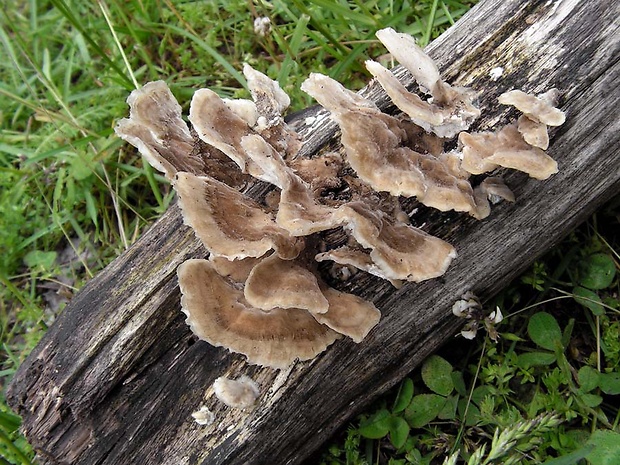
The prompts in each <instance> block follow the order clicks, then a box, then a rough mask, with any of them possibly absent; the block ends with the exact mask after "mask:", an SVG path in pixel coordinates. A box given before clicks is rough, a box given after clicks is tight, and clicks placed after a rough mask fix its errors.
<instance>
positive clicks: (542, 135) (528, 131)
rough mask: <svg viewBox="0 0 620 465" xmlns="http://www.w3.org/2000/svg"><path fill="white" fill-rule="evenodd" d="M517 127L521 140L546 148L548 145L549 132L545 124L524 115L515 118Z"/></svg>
mask: <svg viewBox="0 0 620 465" xmlns="http://www.w3.org/2000/svg"><path fill="white" fill-rule="evenodd" d="M517 129H519V132H520V133H521V135H522V136H523V140H525V142H527V143H528V144H530V145H533V146H534V147H538V148H540V149H543V150H547V148H548V147H549V133H548V132H547V125H546V124H545V123H540V122H538V121H534V120H531V119H529V118H528V117H527V116H525V115H521V116H519V119H518V120H517Z"/></svg>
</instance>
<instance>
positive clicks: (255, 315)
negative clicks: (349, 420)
mask: <svg viewBox="0 0 620 465" xmlns="http://www.w3.org/2000/svg"><path fill="white" fill-rule="evenodd" d="M177 273H178V276H179V285H180V287H181V292H182V294H183V296H182V298H181V305H182V309H183V312H184V313H185V314H186V315H187V320H186V322H187V324H188V325H189V326H190V327H191V329H192V332H193V333H194V334H196V335H197V336H198V337H199V338H200V339H202V340H205V341H207V342H209V343H210V344H212V345H214V346H216V347H226V348H227V349H229V350H230V351H232V352H237V353H240V354H243V355H245V356H246V357H247V359H248V362H249V363H253V364H257V365H263V366H268V367H273V368H285V367H287V366H288V365H290V364H291V363H293V362H294V361H295V359H299V360H309V359H311V358H314V357H315V356H316V355H317V354H319V353H321V352H322V351H324V350H325V349H326V348H327V346H329V345H330V344H332V343H333V342H334V341H335V340H336V339H338V337H339V335H338V333H336V332H334V331H332V330H331V329H329V328H328V327H327V326H324V325H322V324H320V323H318V322H317V321H316V320H315V319H314V318H313V317H312V315H311V314H310V313H308V312H307V311H305V310H301V309H295V308H289V309H281V308H276V309H273V310H271V311H269V312H264V311H262V310H259V309H256V308H253V307H251V306H250V305H249V304H248V303H247V301H246V300H245V297H244V296H243V292H242V291H241V290H238V289H236V288H235V287H234V286H232V285H231V284H229V283H228V282H227V281H226V280H225V279H224V278H222V277H221V276H219V275H218V274H217V273H216V272H215V270H214V269H213V267H212V266H211V264H210V263H209V262H208V261H207V260H188V261H186V262H184V263H183V264H181V265H180V266H179V268H178V271H177Z"/></svg>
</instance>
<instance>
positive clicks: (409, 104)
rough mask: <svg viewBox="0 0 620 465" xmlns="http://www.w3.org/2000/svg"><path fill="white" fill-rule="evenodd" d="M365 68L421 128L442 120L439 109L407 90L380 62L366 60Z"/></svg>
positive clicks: (437, 123) (436, 123)
mask: <svg viewBox="0 0 620 465" xmlns="http://www.w3.org/2000/svg"><path fill="white" fill-rule="evenodd" d="M365 65H366V69H367V70H368V71H370V73H371V74H372V75H373V76H374V77H375V79H377V81H378V82H379V84H381V87H383V89H384V90H385V92H386V93H387V94H388V95H389V96H390V99H391V100H392V102H393V103H394V105H396V106H397V107H398V108H400V109H401V110H402V111H404V112H405V113H406V114H407V115H408V116H409V118H411V121H413V122H414V123H415V124H417V125H418V126H420V127H421V128H423V129H424V130H425V131H431V128H432V127H433V126H438V125H440V124H441V123H442V122H443V117H442V115H441V114H440V112H439V110H438V109H437V108H436V107H434V106H433V105H431V104H429V103H428V102H425V101H424V100H422V99H421V98H420V97H418V96H417V95H416V94H414V93H412V92H409V91H408V90H407V88H406V87H405V86H404V85H402V84H401V83H400V81H399V80H398V79H396V77H395V76H394V75H393V74H392V73H391V72H390V71H389V70H387V69H386V68H384V67H383V66H382V65H381V64H380V63H377V62H376V61H373V60H367V61H366V63H365Z"/></svg>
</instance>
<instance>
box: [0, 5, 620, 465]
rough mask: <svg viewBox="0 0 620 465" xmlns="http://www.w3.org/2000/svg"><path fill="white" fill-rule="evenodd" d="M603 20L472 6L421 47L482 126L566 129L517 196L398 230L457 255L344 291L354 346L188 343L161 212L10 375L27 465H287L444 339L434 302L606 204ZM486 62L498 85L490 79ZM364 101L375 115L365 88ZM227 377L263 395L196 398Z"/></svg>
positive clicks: (607, 94)
mask: <svg viewBox="0 0 620 465" xmlns="http://www.w3.org/2000/svg"><path fill="white" fill-rule="evenodd" d="M618 10H619V8H618V3H617V2H615V1H612V0H588V1H586V0H582V1H579V0H555V1H548V0H529V1H505V0H487V1H484V2H482V3H481V4H479V5H478V6H477V7H475V8H474V9H473V10H472V11H471V12H470V13H468V15H467V16H466V17H464V18H463V19H462V20H461V21H459V23H458V24H457V25H456V26H455V27H453V28H452V29H451V30H450V31H448V32H447V33H446V34H444V35H443V36H442V37H440V38H439V39H437V40H436V41H434V42H433V43H432V44H431V45H430V46H429V47H428V51H429V53H430V54H431V56H432V57H433V58H435V59H436V60H437V62H438V64H439V67H440V69H441V70H442V71H443V75H444V76H446V77H447V80H448V81H449V82H452V83H454V82H456V83H458V84H460V85H468V86H471V87H473V88H475V89H478V90H480V91H481V93H480V103H481V107H482V109H483V115H484V114H487V115H488V116H487V117H486V118H485V119H483V120H482V121H481V122H480V127H481V128H485V127H488V126H489V125H493V124H495V123H496V122H498V121H500V120H501V119H503V118H505V117H506V115H507V114H512V113H510V110H509V109H507V108H504V109H501V110H500V109H498V106H497V105H496V104H495V101H496V98H497V96H498V95H499V94H500V93H501V92H503V91H505V90H509V89H511V88H522V89H524V90H526V91H533V92H541V91H544V90H547V89H549V88H551V87H557V88H559V90H560V92H561V94H562V100H561V101H560V107H561V108H562V109H563V110H564V111H566V113H567V116H568V118H567V122H566V123H565V124H564V125H563V126H561V127H560V128H558V129H556V130H554V131H552V144H551V147H550V149H549V153H550V154H551V155H552V156H553V157H554V158H556V159H557V160H558V162H559V166H560V172H559V173H558V174H556V175H554V176H552V177H551V178H550V179H548V180H546V181H536V180H531V179H528V178H527V177H526V176H525V175H522V174H517V173H510V174H508V175H507V177H506V180H507V183H508V185H509V186H510V187H511V188H513V190H514V191H515V193H516V195H517V198H518V200H517V202H516V203H514V204H507V203H503V204H501V205H499V206H496V207H495V208H494V209H493V212H492V214H491V217H489V218H488V219H486V220H484V221H481V222H479V221H476V220H473V219H471V218H469V217H466V216H464V215H459V214H454V213H449V214H445V213H444V214H440V213H438V212H431V211H429V209H424V208H421V209H420V211H419V213H418V215H417V216H415V217H414V221H416V222H418V223H421V222H425V223H426V225H427V226H426V227H427V229H428V230H430V231H431V232H433V233H434V234H436V235H438V236H439V237H442V238H445V239H447V240H448V241H449V242H451V243H452V244H453V245H455V247H456V248H457V250H458V252H459V257H458V258H457V259H456V260H455V261H454V262H453V265H452V267H451V268H450V269H449V271H448V273H447V274H446V275H445V276H443V277H442V278H441V279H437V280H432V281H428V282H424V283H421V284H407V285H405V286H404V287H403V288H401V289H399V290H395V289H394V288H392V287H391V286H390V285H389V284H388V283H386V282H383V281H381V280H380V279H375V278H373V277H370V276H368V275H365V274H363V273H359V274H358V275H356V276H355V277H354V278H353V279H352V280H351V281H350V282H349V283H347V284H345V285H343V286H344V288H346V289H348V290H352V291H353V292H355V293H357V294H358V295H362V296H368V297H369V298H371V299H372V300H373V301H374V302H375V304H376V305H377V307H378V308H379V309H381V311H382V313H383V317H382V320H381V322H380V324H379V326H378V327H377V328H375V329H374V330H373V331H372V332H371V334H370V335H369V336H368V337H367V338H366V340H364V342H363V343H361V344H359V345H356V344H354V343H352V342H351V341H347V340H341V341H338V342H337V343H335V344H334V345H333V346H332V347H331V348H330V349H328V350H327V352H325V353H324V354H323V355H322V356H320V357H318V358H317V359H315V360H314V361H312V362H309V363H298V364H296V365H294V366H292V367H291V368H290V369H289V370H285V371H275V370H270V369H263V368H258V367H254V366H249V365H247V364H246V363H245V362H244V361H243V358H242V357H240V356H237V355H232V354H230V353H227V352H226V351H224V350H223V349H216V348H214V347H211V346H209V345H208V344H207V343H204V342H195V339H194V337H192V335H191V333H190V331H189V329H188V328H187V326H186V325H185V323H184V318H183V315H182V314H181V312H180V311H179V291H178V285H177V281H176V274H175V270H176V267H177V266H178V265H179V264H180V263H181V262H183V261H184V260H186V259H187V258H191V257H202V256H204V255H205V252H204V250H203V249H202V248H201V246H199V245H198V242H197V241H196V239H195V238H194V236H193V233H192V232H191V231H189V230H188V229H187V228H186V227H184V226H182V224H181V220H180V215H179V212H178V209H177V208H176V207H172V208H171V209H170V210H169V211H168V212H167V213H166V214H165V215H164V216H163V217H162V218H161V219H160V220H159V221H158V222H157V223H156V224H155V225H154V226H153V227H152V228H151V229H150V230H149V231H148V232H147V233H146V234H145V235H144V237H142V238H141V239H140V240H139V241H138V242H137V243H136V244H134V245H133V246H132V247H131V248H130V249H129V250H128V251H127V252H126V253H124V254H123V255H122V256H121V257H119V258H118V259H117V260H116V261H114V262H113V263H112V264H111V265H110V266H108V267H107V268H106V269H105V270H104V271H103V272H102V273H100V274H99V275H98V276H97V277H96V278H95V279H93V280H92V281H91V282H90V283H88V284H87V285H86V286H85V288H84V289H83V290H82V291H81V292H80V293H79V294H78V295H77V296H76V297H75V298H74V300H73V301H72V302H71V304H70V305H69V306H68V307H67V309H66V310H65V311H64V313H63V314H62V315H61V316H60V317H59V318H58V320H57V321H56V323H55V324H54V326H53V327H52V328H51V329H50V331H49V332H48V334H47V335H46V337H45V338H44V339H43V340H42V341H41V343H40V344H39V345H38V346H37V348H36V349H35V350H34V351H33V352H32V354H31V355H30V357H29V358H28V359H27V360H26V361H25V362H24V363H23V365H22V366H21V368H20V369H19V371H18V373H17V374H16V375H15V377H14V379H13V382H12V384H11V386H10V388H9V390H8V397H7V398H8V400H9V403H10V404H11V405H12V406H13V407H14V408H15V409H16V410H17V411H18V412H19V413H20V414H21V415H23V417H24V424H23V430H24V432H25V434H26V436H27V437H28V439H29V440H30V441H31V442H32V444H33V445H34V446H35V448H36V449H37V450H38V451H40V453H41V457H42V462H44V463H81V464H89V465H94V464H127V463H149V464H160V463H161V464H171V463H174V464H201V463H204V464H207V463H208V464H254V463H256V464H260V463H269V464H274V463H299V462H301V461H302V460H303V459H304V458H306V457H307V456H308V455H309V454H310V453H312V452H313V451H314V450H315V449H316V448H317V447H318V446H319V445H320V444H321V443H322V442H323V441H324V440H325V439H327V438H328V437H329V435H330V434H332V433H333V432H334V431H335V429H336V428H338V427H339V426H340V425H342V424H343V422H345V421H346V420H347V419H348V418H349V417H351V415H353V414H354V413H356V412H357V411H358V410H359V409H360V408H361V407H362V406H363V405H365V404H367V403H368V402H369V401H370V400H371V399H373V398H374V397H375V396H377V395H378V394H380V393H381V392H383V391H385V390H386V389H387V388H389V387H390V386H392V385H394V384H395V383H396V382H397V381H398V380H399V379H401V377H402V376H404V375H405V374H406V373H407V372H409V371H410V370H411V369H412V368H414V367H415V366H416V365H417V364H419V363H420V361H421V360H423V359H424V357H426V356H427V355H428V354H429V353H430V352H432V351H433V350H435V349H436V348H437V347H438V346H439V345H440V344H442V342H444V341H445V340H446V339H447V338H449V337H451V336H452V335H453V334H454V333H455V332H456V331H457V329H458V327H459V324H460V322H459V321H457V319H456V318H454V317H453V316H452V315H451V313H450V307H451V305H452V303H453V302H454V301H455V300H456V299H457V298H458V297H459V296H460V295H461V294H462V293H463V292H465V291H467V290H470V289H471V290H473V291H474V292H475V293H476V294H478V295H479V296H481V297H483V298H488V297H489V296H491V295H493V294H494V293H495V292H497V291H498V290H500V289H501V288H502V287H503V286H505V285H506V284H507V283H508V282H509V280H511V279H512V278H514V277H515V276H516V275H517V274H518V273H520V272H521V271H523V269H524V268H525V267H527V266H528V265H529V264H530V263H531V262H532V261H533V260H534V259H535V258H536V257H538V256H540V255H541V254H542V253H543V252H544V251H545V250H547V249H548V248H549V247H551V246H552V245H553V244H555V243H556V242H557V241H558V240H559V239H561V238H562V237H563V236H564V235H566V234H567V233H568V232H569V231H570V230H572V229H573V228H574V227H575V226H577V225H578V224H579V223H580V222H581V221H583V220H584V219H585V218H586V217H587V216H588V215H589V214H590V213H591V212H592V211H594V210H595V209H596V208H597V207H598V206H599V205H601V203H602V202H603V201H605V200H606V199H608V198H610V197H611V196H612V195H614V194H617V193H618V189H619V188H620V163H619V161H620V159H619V151H620V136H619V134H620V121H619V119H618V117H617V112H618V107H619V105H620V99H619V91H618V85H617V83H618V82H620V66H619V64H618V59H619V57H620V53H619V52H620V50H619V49H620V47H619V44H618V38H619V37H620V26H619V23H618V21H617V18H618V16H620V11H618ZM496 67H502V68H503V75H502V76H501V77H500V78H499V79H497V80H496V81H494V80H493V79H492V78H491V76H490V74H489V72H490V70H491V69H493V68H496ZM366 93H367V95H371V96H372V97H373V98H374V99H376V100H378V101H381V102H382V104H383V105H385V104H386V99H385V97H384V96H382V93H381V92H380V91H379V90H378V89H377V88H376V86H370V88H369V89H367V91H366ZM491 109H492V110H491ZM500 112H501V113H500ZM308 115H314V116H318V117H317V118H316V119H315V122H314V123H313V126H311V127H305V128H303V131H304V134H305V135H306V137H307V139H308V142H307V143H306V146H305V148H304V150H305V151H307V152H308V153H311V152H313V151H314V150H315V149H316V148H317V147H318V146H319V145H321V144H322V143H324V142H325V141H328V140H331V139H332V138H333V137H334V133H335V127H334V125H333V124H332V123H330V122H329V121H328V119H327V118H326V117H325V115H324V113H321V112H319V113H317V110H309V113H308V114H306V115H304V117H305V116H308ZM512 116H514V115H512ZM305 121H307V120H305ZM240 374H247V375H249V376H251V377H252V378H254V379H255V380H256V381H257V382H258V383H259V385H260V387H261V390H262V394H261V397H260V402H259V404H258V405H257V407H256V408H255V409H254V410H252V411H249V412H240V411H234V410H231V409H229V408H227V407H224V406H223V405H222V404H218V403H216V402H215V400H214V397H213V396H212V390H211V389H210V386H211V385H212V383H213V381H214V379H215V378H216V377H218V376H222V375H231V376H233V377H236V376H238V375H240ZM201 405H207V406H209V407H210V408H211V409H212V410H213V412H214V413H215V415H216V421H215V423H214V424H213V425H212V426H200V425H198V424H197V423H195V422H194V421H193V419H192V417H191V416H190V415H191V413H192V412H193V411H195V410H197V409H198V408H199V407H200V406H201Z"/></svg>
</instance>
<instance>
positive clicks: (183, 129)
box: [116, 28, 564, 368]
mask: <svg viewBox="0 0 620 465" xmlns="http://www.w3.org/2000/svg"><path fill="white" fill-rule="evenodd" d="M377 37H378V38H379V40H380V41H381V42H382V43H383V44H384V45H385V46H386V48H387V49H388V50H389V51H390V52H391V54H392V55H393V57H394V58H396V59H397V60H398V61H400V62H401V64H402V65H403V66H405V67H406V68H407V69H408V70H409V71H410V72H411V74H412V75H413V77H414V78H415V80H416V82H417V83H418V84H419V89H417V91H415V92H410V91H408V90H407V89H406V88H405V87H404V86H403V85H402V84H401V83H400V82H399V81H398V79H397V78H396V77H395V76H394V75H393V74H392V73H391V71H389V70H388V69H386V68H384V67H383V66H382V65H381V64H379V63H377V62H374V61H367V62H366V67H367V69H368V71H369V72H370V73H371V74H372V75H373V76H374V77H375V79H376V80H377V82H378V83H379V84H380V85H381V86H382V87H383V88H384V89H385V92H386V93H387V94H388V96H389V97H390V98H391V100H392V102H393V103H394V104H395V105H396V107H398V108H399V109H400V110H401V111H402V113H401V114H399V115H398V116H392V115H388V114H386V113H383V112H382V111H381V110H380V109H379V108H378V107H377V106H376V105H375V104H374V103H373V102H372V101H370V100H368V99H365V98H363V97H361V96H360V95H359V94H357V93H355V92H352V91H350V90H348V89H346V88H344V87H343V86H342V85H341V84H339V83H338V82H336V81H335V80H333V79H331V78H329V77H327V76H324V75H321V74H312V75H311V76H310V77H309V78H308V79H307V80H306V81H305V82H304V83H303V85H302V90H304V91H305V92H307V93H308V94H310V95H311V96H312V97H314V98H315V99H316V100H317V101H318V102H319V103H320V104H321V105H322V106H323V107H325V108H326V109H327V110H329V112H330V114H331V118H332V119H333V120H334V121H336V122H337V123H338V125H339V126H340V129H341V133H342V136H341V142H342V146H343V150H342V151H341V152H339V153H334V152H329V153H321V154H315V155H314V156H313V157H302V156H300V155H299V149H300V147H301V144H302V142H303V141H302V140H301V139H300V137H299V135H298V134H297V133H296V132H295V131H294V130H293V128H292V127H290V126H289V125H287V124H286V122H285V121H284V119H283V114H284V112H285V111H286V109H287V108H288V106H289V103H290V100H289V97H288V96H287V95H286V93H284V91H283V90H282V89H281V88H280V86H279V85H278V83H277V82H275V81H273V80H271V79H269V78H268V77H267V76H265V75H264V74H262V73H260V72H258V71H256V70H254V69H253V68H251V67H250V66H249V65H245V66H244V69H243V72H244V74H245V77H246V78H247V83H248V87H249V89H250V92H251V96H252V100H244V99H237V100H230V99H225V98H221V97H220V96H219V95H217V94H216V93H215V92H213V91H211V90H209V89H200V90H198V91H196V93H195V94H194V96H193V99H192V102H191V105H190V110H189V121H190V123H191V128H190V127H188V125H187V124H186V123H185V121H184V120H183V118H182V112H181V107H180V105H179V104H178V103H177V101H176V100H175V98H174V96H173V95H172V93H171V92H170V90H169V89H168V87H167V86H166V84H165V83H164V82H163V81H157V82H151V83H148V84H146V85H145V86H144V87H143V88H141V89H139V90H136V91H134V92H132V93H131V95H130V96H129V98H128V99H127V102H128V104H129V106H130V117H129V118H127V119H123V120H121V121H119V123H118V125H117V127H116V132H117V134H118V135H119V136H120V137H121V138H123V139H124V140H126V141H128V142H129V143H131V144H132V145H134V146H135V147H137V148H138V149H139V151H140V152H141V153H142V155H143V156H144V157H145V159H146V160H147V161H148V162H149V163H150V164H151V165H152V166H153V167H155V168H156V169H158V170H159V171H161V172H162V173H164V175H165V176H166V177H167V178H168V179H169V180H170V182H171V184H172V186H173V187H174V189H175V190H176V192H177V193H178V196H179V206H180V208H181V210H182V214H183V218H184V221H185V223H186V224H187V225H189V226H190V227H191V228H193V230H194V231H195V233H196V236H197V237H198V238H199V239H200V240H201V241H202V243H203V244H204V246H205V247H206V249H207V250H208V251H209V257H208V258H206V259H193V260H188V261H186V262H185V263H183V264H182V265H181V266H180V267H179V269H178V277H179V284H180V288H181V292H182V299H181V305H182V309H183V312H184V313H185V314H186V315H187V323H188V324H189V326H190V327H191V329H192V331H193V332H194V333H195V334H196V335H197V336H198V337H199V338H201V339H203V340H206V341H208V342H209V343H211V344H213V345H215V346H222V347H226V348H227V349H229V350H231V351H233V352H237V353H241V354H244V355H245V356H246V357H247V359H248V361H249V362H250V363H254V364H260V365H264V366H270V367H274V368H283V367H286V366H288V365H290V364H291V363H292V362H294V361H295V360H296V359H299V360H309V359H312V358H313V357H315V356H316V355H317V354H318V353H320V352H322V351H323V350H325V349H326V347H327V346H329V345H330V344H332V343H333V342H334V341H335V340H336V339H338V338H339V337H341V336H343V335H344V336H347V337H350V338H351V339H352V340H353V341H355V342H360V341H362V340H363V339H364V337H365V336H366V335H367V334H368V332H369V331H370V330H371V329H372V328H373V327H374V326H375V325H376V324H377V322H378V321H379V318H380V313H379V311H378V310H377V308H376V307H375V306H374V305H373V304H372V303H371V302H368V301H366V300H363V299H361V298H359V297H357V296H355V295H352V294H349V293H345V292H341V291H338V290H336V289H334V288H333V287H330V286H329V285H328V283H327V282H326V279H324V277H322V276H321V273H320V272H319V262H325V261H329V262H333V263H334V264H335V265H334V266H338V267H340V269H341V270H344V271H346V273H345V274H351V273H354V272H356V271H357V270H362V271H365V272H368V273H371V274H373V275H376V276H379V277H381V278H383V279H387V280H389V281H391V282H392V283H393V284H394V285H399V284H400V283H401V282H402V281H411V282H419V281H423V280H426V279H431V278H435V277H438V276H441V275H442V274H443V273H444V272H445V271H446V269H447V268H448V266H449V265H450V262H451V261H452V259H454V258H455V257H456V251H455V249H454V248H453V247H452V246H451V245H450V244H448V243H447V242H445V241H443V240H442V239H439V238H437V237H433V236H431V235H429V234H427V233H426V232H424V231H422V230H420V229H418V228H415V227H413V226H412V225H411V224H409V221H408V216H407V215H406V214H405V213H404V212H403V211H402V209H401V208H400V206H399V205H400V204H399V198H400V197H415V198H416V199H417V200H418V201H419V202H421V203H422V204H424V205H427V206H429V207H433V208H436V209H439V210H441V211H448V210H455V211H458V212H466V213H468V214H469V215H471V216H473V217H475V218H478V219H481V218H484V217H486V216H488V215H489V214H490V203H489V202H490V201H491V202H494V201H495V200H497V199H505V200H508V201H514V195H513V193H512V192H511V190H510V189H509V188H508V187H507V186H506V185H505V184H504V183H503V181H502V179H501V178H499V177H496V176H491V177H486V178H484V179H483V180H482V181H480V178H479V177H477V178H476V185H473V184H472V182H471V175H472V174H475V175H478V174H483V173H487V172H490V171H493V170H495V169H496V168H498V167H507V168H513V169H517V170H521V171H524V172H526V173H527V174H529V175H530V176H531V177H534V178H537V179H545V178H547V177H549V176H550V175H551V174H553V173H555V172H556V171H557V165H556V163H555V161H553V159H551V158H550V157H549V156H548V155H547V154H546V153H545V152H544V150H545V149H546V148H547V146H548V136H547V126H549V125H551V126H557V125H559V124H562V122H563V121H564V115H563V113H562V112H561V111H559V110H557V109H556V108H554V107H553V105H554V103H555V98H556V93H555V92H547V93H545V94H542V95H540V96H538V97H536V96H532V95H528V94H525V93H523V92H521V91H510V92H507V93H505V94H502V96H501V97H500V103H503V104H506V105H513V106H515V107H516V108H517V109H518V110H520V111H521V112H522V113H523V116H521V117H520V118H519V120H518V122H517V123H516V124H509V125H507V126H504V127H503V128H500V129H498V130H495V131H494V132H480V133H473V134H470V133H467V132H465V131H466V130H467V129H468V128H469V127H470V125H471V124H472V122H473V121H474V120H475V119H476V118H477V117H478V116H479V115H480V110H479V109H478V108H476V106H475V105H474V99H475V93H474V92H473V91H472V90H471V89H468V88H461V87H453V86H451V85H449V84H448V83H446V82H444V81H443V80H442V79H441V77H440V74H439V71H438V70H437V67H436V66H435V64H434V63H433V61H432V60H431V59H430V58H429V57H428V56H427V55H425V54H424V52H423V51H422V50H421V49H420V48H419V47H418V46H417V45H416V44H415V41H414V40H413V39H412V38H411V37H409V36H407V35H404V34H399V33H397V32H395V31H394V30H392V29H389V28H388V29H383V30H381V31H378V32H377ZM450 144H451V145H450ZM448 146H451V147H456V148H453V149H452V150H449V151H447V150H444V147H448ZM252 179H254V180H260V181H262V182H264V183H267V185H270V186H271V190H270V191H269V193H268V194H266V195H264V196H263V197H261V198H259V199H258V200H256V199H255V198H252V197H250V196H249V195H248V194H247V193H246V188H247V187H248V186H250V185H252V184H253V182H251V181H252ZM332 230H340V231H341V232H342V233H343V234H344V235H346V237H347V238H348V239H347V240H346V241H344V242H341V243H339V244H330V243H329V241H328V240H326V237H327V235H328V232H329V231H332Z"/></svg>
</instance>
